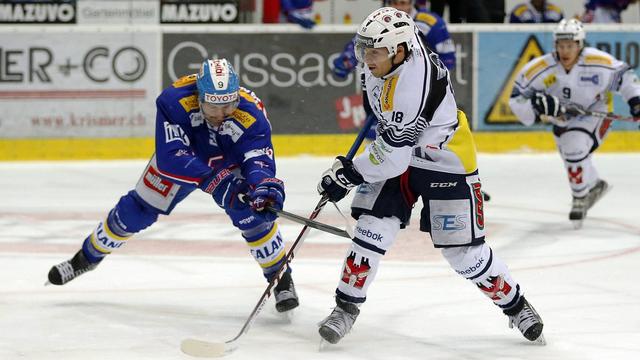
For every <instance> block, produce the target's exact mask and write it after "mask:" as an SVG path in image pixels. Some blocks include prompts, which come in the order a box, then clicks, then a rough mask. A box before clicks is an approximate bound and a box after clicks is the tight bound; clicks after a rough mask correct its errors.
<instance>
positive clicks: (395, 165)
mask: <svg viewBox="0 0 640 360" xmlns="http://www.w3.org/2000/svg"><path fill="white" fill-rule="evenodd" d="M355 49H356V56H357V58H358V61H359V62H363V63H364V64H365V65H366V66H365V67H364V72H363V97H364V102H365V106H368V107H370V108H371V110H372V111H373V112H374V114H375V116H376V117H377V118H378V126H377V129H376V131H377V136H376V139H375V140H374V141H373V142H372V143H370V144H369V145H367V147H366V148H365V151H364V153H362V154H361V155H359V156H357V157H355V158H354V159H353V161H351V160H348V159H346V158H344V157H341V156H340V157H338V158H337V159H336V161H335V162H334V164H333V166H332V167H331V168H330V169H329V170H327V171H326V172H325V173H324V174H323V175H322V179H321V181H320V183H319V184H318V191H319V192H320V193H321V194H324V195H327V196H328V197H329V199H330V200H331V201H334V202H335V201H339V200H340V199H342V198H343V197H344V196H345V195H346V194H347V192H348V191H349V190H350V189H352V188H354V187H356V186H358V188H357V192H356V195H355V197H354V199H353V203H352V216H353V217H354V218H355V219H357V225H356V227H355V236H354V237H353V239H352V243H351V247H350V249H349V251H348V253H347V256H346V259H345V262H344V266H343V269H342V272H341V279H340V281H339V282H338V287H337V289H336V304H337V306H336V307H335V308H334V310H333V312H332V313H331V314H330V315H329V316H328V317H327V318H326V319H324V320H323V321H322V322H321V323H320V329H319V332H320V335H321V336H322V338H323V339H325V340H326V341H328V342H330V343H334V344H335V343H337V342H338V341H340V339H342V337H344V335H345V334H346V333H347V332H349V331H350V330H351V327H352V326H353V324H354V322H355V320H356V318H357V316H358V315H359V313H360V305H362V304H363V303H364V302H365V300H366V297H367V289H368V288H369V286H370V285H371V283H372V282H373V280H374V278H375V276H376V273H377V271H378V267H379V265H380V260H381V259H382V257H383V256H384V254H385V253H386V252H387V250H388V249H389V248H390V247H391V245H392V244H393V242H394V240H395V239H396V236H397V234H398V232H399V231H400V229H402V228H404V227H405V226H406V225H407V224H408V223H409V218H410V216H411V210H412V208H413V206H414V205H415V203H416V202H417V200H418V198H420V197H421V198H422V202H423V207H422V210H421V214H420V215H421V218H420V230H422V231H424V232H428V233H430V234H431V239H432V241H433V244H434V246H435V247H436V248H440V249H441V250H442V254H443V255H444V257H445V258H446V259H447V261H448V262H449V264H450V265H451V267H452V268H453V269H454V270H455V271H456V272H457V273H458V274H460V275H461V276H463V277H464V278H466V279H468V280H470V281H471V282H472V283H473V284H474V285H475V286H477V287H478V289H479V290H481V291H482V292H483V293H484V294H486V295H487V296H488V297H489V298H490V299H491V300H492V301H493V303H494V304H495V305H497V306H498V307H499V308H500V309H501V310H502V311H503V312H504V314H506V315H507V316H508V319H509V325H510V326H514V325H515V326H516V327H517V328H518V329H519V330H520V332H522V334H523V335H524V337H525V338H527V339H528V340H530V341H540V342H542V340H543V337H542V328H543V323H542V320H541V318H540V316H539V315H538V314H537V313H536V311H535V310H534V309H533V307H532V306H531V305H530V304H529V302H528V301H527V300H526V299H525V298H524V295H523V293H522V289H521V288H520V285H519V284H518V283H517V282H516V281H515V279H513V278H512V277H511V274H510V272H509V270H508V268H507V266H506V265H505V263H504V262H502V260H500V259H499V258H498V257H497V256H496V254H495V253H494V252H493V251H492V250H491V248H490V247H489V245H487V244H486V243H485V229H484V226H485V225H484V224H485V223H484V221H485V219H484V213H483V199H482V195H481V189H480V188H481V185H480V178H479V177H478V169H477V166H476V149H475V144H474V142H473V137H472V136H471V131H470V129H469V124H468V122H467V118H466V116H465V114H464V112H462V111H460V110H458V109H457V107H456V101H455V99H454V96H453V91H452V86H451V81H450V79H449V72H448V70H447V68H446V67H445V66H444V65H443V63H442V62H441V61H440V59H439V58H438V55H437V54H436V53H434V52H433V51H431V50H430V49H428V48H427V47H425V46H424V44H423V43H422V42H421V40H420V38H419V35H417V33H416V29H415V25H414V23H413V20H412V19H411V17H410V16H409V15H407V14H406V13H404V12H402V11H399V10H396V9H394V8H382V9H379V10H376V11H375V12H373V13H372V14H371V15H369V16H368V17H367V19H366V20H365V21H364V22H363V23H362V25H361V26H360V27H359V30H358V32H357V35H356V46H355ZM398 301H401V299H398Z"/></svg>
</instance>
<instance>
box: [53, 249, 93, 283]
mask: <svg viewBox="0 0 640 360" xmlns="http://www.w3.org/2000/svg"><path fill="white" fill-rule="evenodd" d="M99 263H100V261H98V262H96V263H90V262H89V260H87V258H86V257H85V256H84V253H83V252H82V249H80V250H79V251H78V252H77V253H76V254H75V255H74V256H73V257H72V258H71V259H70V260H67V261H63V262H61V263H60V264H58V265H55V266H53V267H52V268H51V270H49V281H48V282H47V283H46V284H45V285H48V284H53V285H64V284H66V283H68V282H69V281H71V280H73V279H75V278H76V277H78V276H80V275H81V274H84V273H86V272H87V271H91V270H93V269H95V268H96V267H97V266H98V264H99Z"/></svg>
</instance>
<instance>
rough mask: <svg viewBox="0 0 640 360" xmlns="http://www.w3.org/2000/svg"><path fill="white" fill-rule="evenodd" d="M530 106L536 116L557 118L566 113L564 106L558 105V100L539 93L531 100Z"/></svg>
mask: <svg viewBox="0 0 640 360" xmlns="http://www.w3.org/2000/svg"><path fill="white" fill-rule="evenodd" d="M531 105H532V106H533V110H535V112H536V113H537V114H538V115H546V116H553V117H559V116H560V115H562V114H564V113H565V112H566V109H565V108H564V106H563V105H562V104H560V99H558V98H557V97H555V96H553V95H548V94H545V93H541V92H539V93H536V94H535V96H534V97H532V98H531Z"/></svg>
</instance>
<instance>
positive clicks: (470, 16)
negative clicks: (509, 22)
mask: <svg viewBox="0 0 640 360" xmlns="http://www.w3.org/2000/svg"><path fill="white" fill-rule="evenodd" d="M426 3H427V6H428V7H429V8H430V9H431V11H433V12H435V13H436V14H438V15H440V16H441V17H442V16H443V15H444V8H445V5H449V22H450V23H466V22H469V23H491V22H492V23H502V22H504V16H505V13H504V0H455V1H449V0H431V1H427V2H426Z"/></svg>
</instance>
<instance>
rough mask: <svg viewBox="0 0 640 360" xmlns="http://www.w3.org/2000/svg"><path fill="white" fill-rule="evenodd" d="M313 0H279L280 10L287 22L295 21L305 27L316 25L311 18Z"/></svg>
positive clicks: (309, 27)
mask: <svg viewBox="0 0 640 360" xmlns="http://www.w3.org/2000/svg"><path fill="white" fill-rule="evenodd" d="M312 9H313V0H280V11H281V12H282V15H284V17H285V18H286V20H287V21H288V22H292V23H296V24H298V25H300V26H302V27H303V28H305V29H311V28H313V27H314V26H316V22H315V21H313V19H312V18H311V15H312V14H311V11H312Z"/></svg>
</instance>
